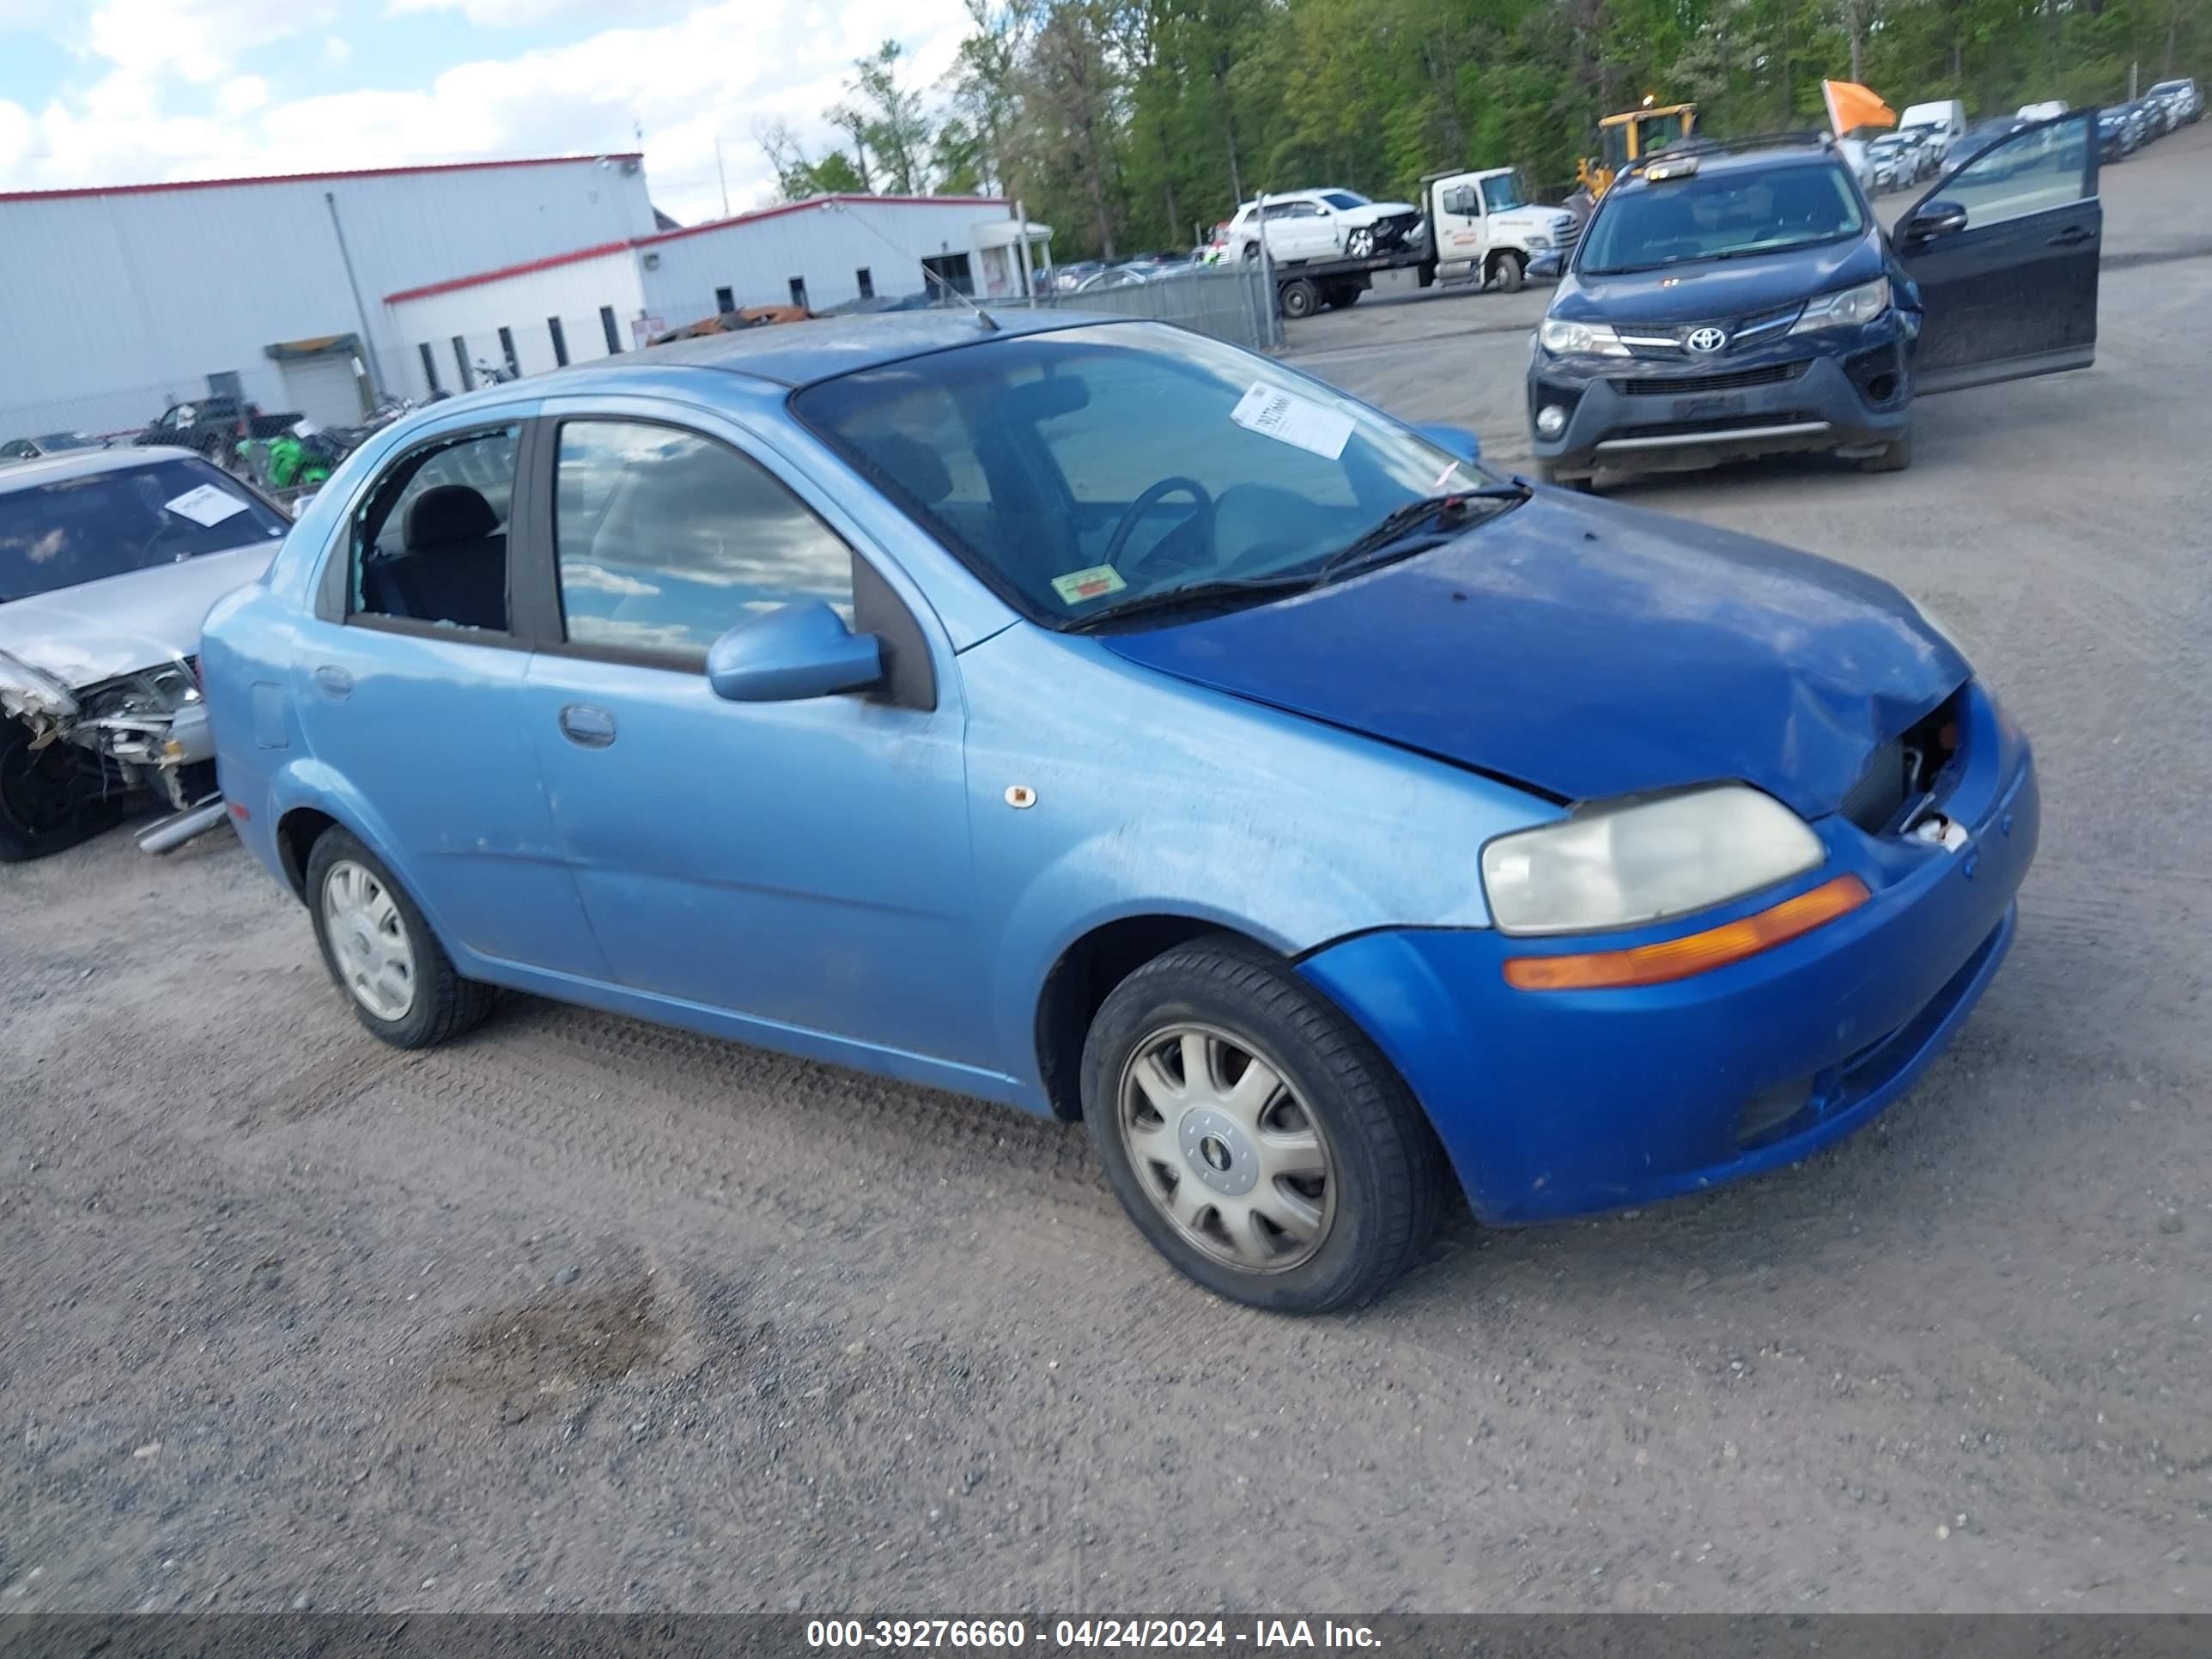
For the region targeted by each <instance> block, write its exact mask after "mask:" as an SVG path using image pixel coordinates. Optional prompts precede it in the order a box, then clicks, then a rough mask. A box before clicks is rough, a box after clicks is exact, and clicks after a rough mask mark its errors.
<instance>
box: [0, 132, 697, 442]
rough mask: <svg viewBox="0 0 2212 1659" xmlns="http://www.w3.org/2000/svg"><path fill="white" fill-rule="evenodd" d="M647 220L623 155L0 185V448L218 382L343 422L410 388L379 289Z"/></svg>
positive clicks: (539, 254) (92, 424) (637, 177)
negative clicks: (49, 187)
mask: <svg viewBox="0 0 2212 1659" xmlns="http://www.w3.org/2000/svg"><path fill="white" fill-rule="evenodd" d="M655 223H656V221H655V218H654V215H653V206H652V204H651V202H650V201H649V200H648V199H647V195H646V181H645V174H644V171H643V167H642V164H641V158H640V157H638V156H637V155H605V156H583V157H558V158H550V159H546V160H539V161H483V162H465V163H461V164H458V165H450V166H443V167H389V168H378V169H374V170H370V171H366V172H349V173H302V174H296V175H293V176H289V177H284V178H274V179H214V180H208V181H204V182H191V183H182V184H168V185H124V186H120V187H115V188H105V189H88V190H61V191H19V192H15V193H7V194H0V295H5V296H6V301H7V303H6V304H5V305H4V306H0V441H4V440H6V439H9V438H12V437H15V436H17V435H33V434H37V433H41V432H48V431H58V430H66V429H76V430H82V431H88V432H94V433H110V432H118V431H126V430H134V429H136V428H139V427H142V426H143V425H145V424H146V423H148V422H150V421H152V420H153V419H154V418H155V416H158V415H160V414H161V410H162V409H163V408H164V407H165V406H166V405H167V404H169V403H172V402H177V401H181V400H189V399H191V398H200V397H204V396H207V395H209V394H210V393H221V392H230V391H234V392H239V393H241V394H242V395H243V396H245V397H246V398H250V399H252V401H254V402H256V403H258V404H261V405H262V406H263V407H264V409H268V410H293V409H297V410H303V411H304V412H306V413H307V415H309V416H312V417H313V418H314V419H316V420H318V421H319V422H325V423H343V422H348V421H351V420H355V419H358V418H359V416H360V414H361V412H362V409H363V407H364V406H365V404H366V403H367V401H368V396H369V394H370V393H371V392H372V391H374V390H375V389H379V388H388V389H391V390H393V391H398V392H419V391H421V390H422V367H421V364H420V361H419V354H418V353H416V350H415V344H416V342H415V339H414V338H413V337H405V338H403V337H399V336H398V335H395V334H394V333H393V332H392V317H391V313H389V312H388V311H387V310H386V307H385V304H384V296H385V295H387V294H391V293H393V292H396V291H398V290H401V289H408V288H410V287H417V286H419V285H421V284H422V283H434V282H436V281H438V280H440V279H441V278H445V277H450V276H458V275H460V274H463V273H465V272H469V271H477V270H486V269H489V268H491V267H495V266H504V265H513V264H517V263H518V262H525V261H530V260H535V259H542V258H548V257H550V256H553V255H559V254H565V253H567V252H569V251H570V250H572V249H575V248H580V247H589V246H593V245H595V244H599V245H608V244H611V245H612V246H616V247H627V246H629V244H630V243H631V242H632V241H633V240H635V239H638V238H641V237H649V236H650V235H651V234H653V229H654V228H655ZM550 314H552V313H550V312H547V313H540V317H539V320H540V322H541V324H542V322H543V319H544V316H545V315H550Z"/></svg>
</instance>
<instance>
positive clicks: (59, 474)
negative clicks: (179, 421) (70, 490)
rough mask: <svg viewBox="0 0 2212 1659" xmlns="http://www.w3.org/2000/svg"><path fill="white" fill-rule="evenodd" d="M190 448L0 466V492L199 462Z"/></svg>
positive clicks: (103, 452)
mask: <svg viewBox="0 0 2212 1659" xmlns="http://www.w3.org/2000/svg"><path fill="white" fill-rule="evenodd" d="M197 459H199V457H197V455H195V454H193V453H192V452H191V450H189V449H179V448H176V447H173V446H171V445H168V444H151V445H149V446H148V447H145V448H143V449H137V448H130V449H64V450H62V451H60V452H58V453H55V454H52V455H39V456H34V457H33V458H32V459H29V460H25V461H9V462H8V463H7V464H6V465H0V490H5V489H32V488H34V487H35V486H37V485H40V484H51V483H68V482H69V481H70V479H71V478H88V477H92V476H93V475H94V474H95V473H100V472H128V471H131V470H132V469H133V468H136V467H141V466H151V465H154V464H155V462H157V461H189V460H197Z"/></svg>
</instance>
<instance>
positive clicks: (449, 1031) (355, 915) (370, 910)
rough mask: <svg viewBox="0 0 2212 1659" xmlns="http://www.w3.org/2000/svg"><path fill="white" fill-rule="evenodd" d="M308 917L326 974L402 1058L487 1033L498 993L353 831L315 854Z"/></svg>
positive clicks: (332, 832) (330, 837)
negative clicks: (403, 1052) (466, 972)
mask: <svg viewBox="0 0 2212 1659" xmlns="http://www.w3.org/2000/svg"><path fill="white" fill-rule="evenodd" d="M307 908H308V910H309V912H310V913H311V914H312V915H313V917H314V921H315V943H316V944H318V945H320V946H321V947H322V951H323V965H324V966H325V967H326V968H328V969H330V973H331V978H332V979H333V980H335V981H337V986H338V988H339V989H340V990H342V991H343V992H344V993H345V994H346V1000H348V1001H349V1003H351V1004H352V1006H353V1012H354V1017H355V1018H356V1019H358V1020H360V1021H361V1023H362V1024H363V1025H365V1026H367V1027H368V1029H369V1030H371V1031H373V1032H374V1033H375V1034H376V1035H377V1036H380V1037H381V1038H383V1039H384V1041H385V1042H388V1043H391V1044H392V1046H393V1047H394V1048H429V1047H430V1046H431V1045H432V1044H434V1043H439V1042H447V1041H449V1040H450V1039H452V1038H453V1037H457V1036H460V1035H461V1034H462V1033H463V1032H465V1031H466V1030H470V1029H471V1028H472V1027H474V1026H476V1025H477V1024H480V1023H481V1022H482V1021H483V1017H484V1016H485V1015H486V1014H487V1013H489V1012H491V1003H492V988H491V987H489V985H480V984H478V983H477V981H474V980H468V979H463V978H462V977H461V976H460V975H459V973H457V972H456V971H454V968H453V959H452V958H451V957H448V956H447V954H446V951H445V947H444V946H443V945H440V944H439V943H438V939H437V936H436V935H435V933H432V932H431V931H430V927H429V924H428V922H426V921H423V919H422V911H421V910H420V909H418V908H416V903H415V901H414V900H413V899H412V898H410V897H409V896H408V894H407V890H406V889H405V888H404V887H402V886H401V885H400V884H398V882H397V881H395V880H394V879H393V878H392V872H391V871H389V870H387V869H386V867H385V866H384V861H383V860H381V859H380V858H378V857H377V856H376V854H374V853H372V852H370V851H369V850H368V848H366V847H364V846H362V844H361V842H360V841H359V840H358V839H357V838H356V837H355V836H352V835H350V834H349V833H348V832H347V831H345V830H343V829H325V830H324V831H323V833H322V835H321V836H319V838H318V839H317V840H316V842H315V845H314V849H313V851H312V852H310V853H309V854H307Z"/></svg>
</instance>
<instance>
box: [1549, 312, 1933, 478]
mask: <svg viewBox="0 0 2212 1659" xmlns="http://www.w3.org/2000/svg"><path fill="white" fill-rule="evenodd" d="M1916 332H1917V317H1916V316H1914V314H1912V313H1905V312H1901V311H1898V310H1891V311H1888V312H1885V313H1883V314H1882V315H1881V317H1878V318H1876V319H1875V320H1874V321H1873V322H1871V323H1868V324H1864V325H1862V326H1860V327H1857V328H1852V329H1836V330H1826V331H1821V332H1820V333H1818V334H1812V335H1784V336H1783V337H1782V338H1780V339H1778V340H1776V341H1774V342H1773V343H1770V344H1761V345H1759V346H1758V347H1756V348H1753V349H1750V350H1747V351H1741V352H1725V353H1717V354H1715V355H1714V356H1712V357H1711V358H1709V359H1701V360H1692V359H1690V358H1687V357H1674V356H1668V357H1583V356H1575V357H1566V356H1557V355H1555V354H1553V353H1552V352H1549V351H1547V350H1545V349H1543V347H1542V346H1541V344H1539V345H1536V346H1534V348H1533V349H1532V350H1531V352H1530V356H1529V362H1528V438H1529V443H1530V445H1531V447H1533V449H1534V453H1535V454H1536V456H1537V458H1538V459H1540V460H1543V461H1546V462H1548V463H1549V464H1550V465H1552V467H1553V470H1554V471H1558V472H1561V473H1565V474H1569V475H1575V474H1583V475H1587V474H1589V473H1593V472H1596V471H1600V470H1601V469H1605V468H1618V469H1620V470H1622V471H1633V472H1658V471H1679V470H1682V469H1685V468H1690V467H1700V466H1711V465H1716V464H1717V463H1719V462H1722V461H1729V460H1741V459H1749V458H1752V457H1754V456H1759V455H1776V454H1788V453H1804V452H1826V451H1833V450H1838V449H1844V450H1848V449H1863V450H1866V451H1867V452H1869V453H1872V452H1873V451H1874V450H1875V449H1877V448H1879V447H1881V446H1882V445H1884V444H1887V443H1888V442H1890V441H1893V440H1894V439H1895V438H1897V437H1898V436H1899V435H1900V434H1901V433H1903V432H1904V431H1905V428H1907V427H1908V426H1909V425H1910V424H1911V403H1912V386H1911V358H1912V343H1913V339H1914V337H1915V334H1916ZM1554 404H1556V405H1558V406H1559V407H1560V408H1563V409H1565V410H1567V412H1568V413H1567V423H1566V425H1565V428H1563V429H1562V430H1561V431H1559V433H1558V434H1556V435H1553V436H1549V437H1547V436H1546V435H1544V434H1543V433H1542V432H1541V431H1540V430H1539V429H1538V428H1537V426H1536V420H1537V416H1538V415H1539V413H1540V412H1541V410H1543V409H1545V408H1546V407H1547V406H1550V405H1554Z"/></svg>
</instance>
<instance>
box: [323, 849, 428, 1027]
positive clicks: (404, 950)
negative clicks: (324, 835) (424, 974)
mask: <svg viewBox="0 0 2212 1659" xmlns="http://www.w3.org/2000/svg"><path fill="white" fill-rule="evenodd" d="M323 927H324V930H325V933H327V934H328V936H329V938H330V941H331V958H332V959H333V960H334V961H335V962H337V966H338V980H339V981H340V982H341V983H342V984H343V985H344V987H346V989H347V990H349V991H350V992H352V993H353V994H354V999H355V1000H356V1001H357V1002H359V1003H360V1004H361V1006H362V1007H364V1008H366V1009H368V1012H370V1013H372V1014H374V1015H375V1016H376V1017H377V1018H379V1019H404V1018H406V1016H407V1011H408V1010H409V1009H410V1008H412V1007H413V1006H415V947H414V946H413V945H410V944H409V943H408V939H407V923H406V921H405V920H404V918H403V917H402V916H401V915H400V914H399V906H398V904H397V903H395V902H393V901H392V892H391V890H390V889H388V888H387V887H386V886H385V884H383V882H381V881H380V880H379V879H378V878H377V877H376V875H375V874H374V872H371V871H369V870H368V869H365V868H364V867H362V866H360V865H358V864H356V863H354V862H353V861H352V860H343V861H341V862H339V863H337V864H333V865H332V866H331V868H330V873H329V874H327V875H325V877H324V878H323Z"/></svg>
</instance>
